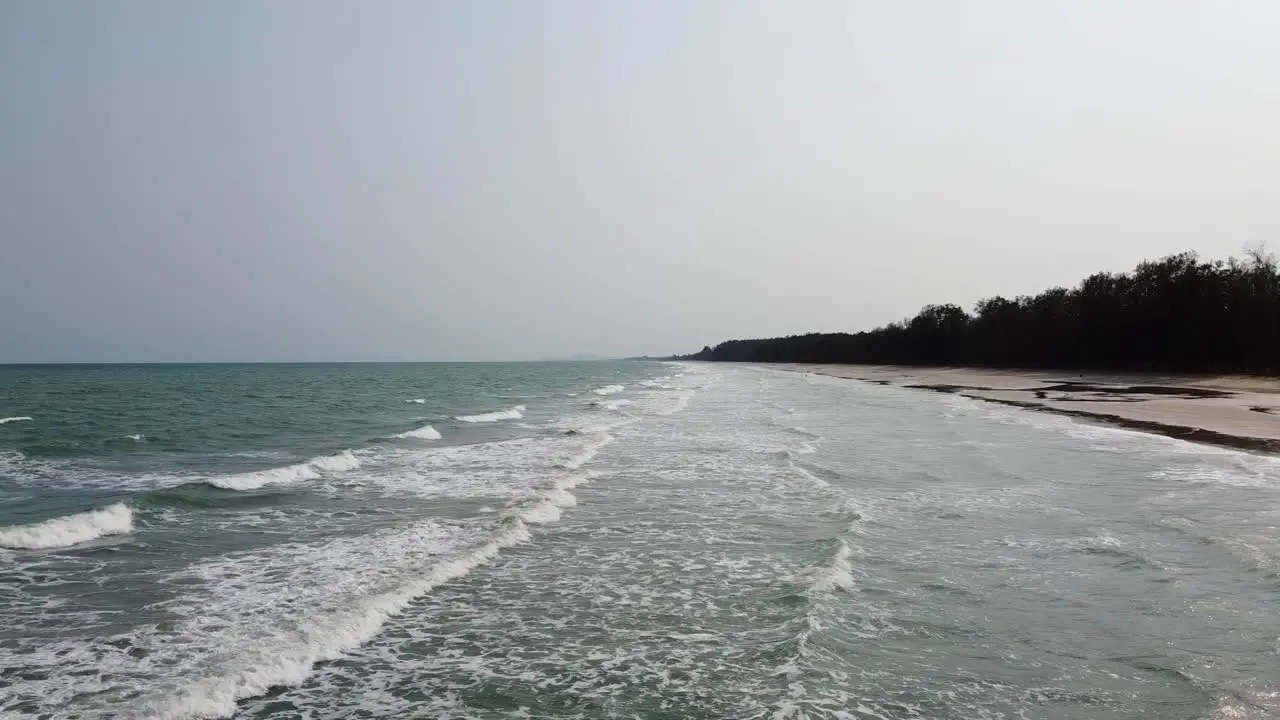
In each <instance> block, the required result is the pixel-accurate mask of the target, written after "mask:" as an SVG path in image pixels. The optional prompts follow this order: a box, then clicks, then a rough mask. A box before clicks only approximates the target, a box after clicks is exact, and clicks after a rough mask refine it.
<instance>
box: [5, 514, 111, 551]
mask: <svg viewBox="0 0 1280 720" xmlns="http://www.w3.org/2000/svg"><path fill="white" fill-rule="evenodd" d="M131 532H133V510H131V509H130V508H129V506H128V505H125V504H124V503H116V504H114V505H108V506H107V507H105V508H101V509H99V510H91V511H89V512H84V513H78V514H76V515H67V516H65V517H60V518H53V519H52V520H45V521H44V522H38V523H33V524H31V525H15V526H13V527H7V528H3V529H0V547H4V548H9V549H11V550H45V549H48V548H64V547H71V546H72V545H79V544H80V543H85V542H89V541H90V540H96V539H98V538H100V537H105V536H107V535H127V534H128V533H131Z"/></svg>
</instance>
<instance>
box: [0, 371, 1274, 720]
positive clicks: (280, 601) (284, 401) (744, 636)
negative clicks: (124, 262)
mask: <svg viewBox="0 0 1280 720" xmlns="http://www.w3.org/2000/svg"><path fill="white" fill-rule="evenodd" d="M1278 525H1280V461H1277V459H1275V458H1272V457H1266V456H1260V455H1251V454H1247V453H1242V452H1237V451H1232V450H1225V449H1220V448H1215V447H1210V446H1205V445H1196V444H1190V443H1186V442H1182V441H1177V440H1173V439H1169V438H1164V437H1159V436H1154V435H1147V434H1142V433H1137V432H1132V431H1129V430H1123V429H1118V428H1111V427H1104V426H1098V425H1090V424H1083V423H1080V422H1077V421H1074V420H1071V419H1067V418H1062V417H1056V416H1051V415H1045V414H1040V413H1033V412H1028V411H1025V410H1021V409H1017V408H1008V407H1002V406H996V405H986V404H982V403H979V402H976V401H971V400H966V399H964V398H958V397H955V396H951V395H945V394H938V393H930V392H924V391H917V390H909V389H903V388H895V387H882V386H878V385H873V384H865V383H860V382H854V381H847V380H839V379H834V378H827V377H821V376H812V375H805V374H802V373H787V372H780V371H773V370H768V369H764V368H758V367H749V366H732V365H714V364H696V363H656V362H592V363H526V364H501V363H477V364H309V365H188V366H182V365H164V366H128V365H116V366H56V367H55V366H50V367H19V366H14V367H5V368H0V717H4V718H9V717H14V718H18V717H22V718H26V717H47V718H199V717H203V718H214V717H236V718H281V719H283V718H299V717H301V718H334V719H337V718H424V719H426V718H430V719H433V720H434V719H436V718H458V719H461V718H761V719H763V718H777V719H786V718H796V719H798V718H838V719H842V720H852V719H858V720H869V719H874V720H887V719H889V718H955V719H957V720H959V719H964V720H971V719H975V718H1148V717H1159V718H1188V719H1191V718H1197V719H1200V718H1203V719H1206V720H1208V719H1211V718H1223V719H1225V718H1268V717H1276V716H1277V714H1280V662H1277V648H1278V642H1280V530H1277V526H1278Z"/></svg>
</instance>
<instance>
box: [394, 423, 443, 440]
mask: <svg viewBox="0 0 1280 720" xmlns="http://www.w3.org/2000/svg"><path fill="white" fill-rule="evenodd" d="M391 437H393V438H416V439H418V440H439V439H440V438H441V435H440V431H439V430H436V429H435V428H433V427H431V426H430V425H423V426H422V427H420V428H416V429H414V430H407V431H405V432H402V433H399V434H398V435H392V436H391Z"/></svg>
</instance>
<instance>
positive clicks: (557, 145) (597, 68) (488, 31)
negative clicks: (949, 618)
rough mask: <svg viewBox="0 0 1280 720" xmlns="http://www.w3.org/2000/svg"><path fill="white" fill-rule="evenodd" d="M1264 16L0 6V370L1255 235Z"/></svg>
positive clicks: (967, 275) (282, 356)
mask: <svg viewBox="0 0 1280 720" xmlns="http://www.w3.org/2000/svg"><path fill="white" fill-rule="evenodd" d="M1277 37H1280V3H1276V2H1274V0H1259V1H1257V2H1231V1H1229V0H1222V1H1217V2H1210V1H1209V0H1201V1H1198V2H1187V1H1185V0H1125V2H1114V1H1113V0H1061V1H1050V0H1039V1H1037V2H1026V1H1025V0H1003V1H1001V0H972V1H970V0H964V1H962V0H952V1H949V2H943V1H936V2H930V1H926V0H881V1H879V2H860V1H858V0H843V1H840V2H817V1H809V0H788V1H786V2H783V1H782V0H768V1H761V0H722V1H718V0H698V1H697V2H688V1H687V0H654V1H650V0H645V1H643V2H642V1H631V0H610V1H609V2H596V1H593V0H592V1H589V0H572V1H570V0H563V1H561V0H540V1H538V2H526V1H525V0H510V1H508V2H502V1H500V0H485V1H482V2H472V1H470V0H459V1H457V2H444V1H432V0H406V1H404V2H396V1H393V0H378V1H374V2H355V1H353V0H343V1H341V2H335V1H331V0H273V1H272V2H257V1H256V0H254V1H250V0H226V1H223V2H204V3H174V2H169V1H168V0H149V1H145V2H144V1H139V0H113V1H112V2H99V1H98V0H61V1H59V2H42V1H40V0H15V1H14V2H5V3H0V362H115V361H156V362H168V361H250V360H263V361H289V360H317V361H323V360H514V359H537V358H548V357H559V356H564V355H571V354H577V353H593V354H599V355H610V356H613V355H635V354H655V355H656V354H668V353H673V352H692V351H696V350H698V349H700V348H701V347H702V346H703V345H706V344H715V343H716V342H718V341H721V340H725V339H729V338H736V337H760V336H772V335H779V334H791V333H799V332H807V331H841V330H848V331H856V330H861V329H868V328H871V327H874V326H877V325H881V324H884V323H886V322H890V321H894V320H898V319H901V318H903V317H907V316H910V315H912V314H914V313H915V312H916V310H918V309H919V307H920V306H922V305H924V304H926V303H930V302H955V303H958V304H961V305H964V306H971V305H972V303H974V302H975V301H977V300H979V299H981V298H983V297H989V296H992V295H996V294H1003V295H1006V296H1014V295H1017V294H1020V293H1034V292H1038V291H1040V290H1042V289H1044V288H1046V287H1050V286H1054V285H1073V284H1075V282H1077V281H1078V280H1080V279H1081V278H1083V277H1085V276H1087V275H1089V274H1091V273H1093V272H1095V271H1099V270H1111V271H1120V270H1126V269H1130V268H1132V267H1133V266H1134V265H1135V264H1136V263H1137V262H1139V261H1141V260H1143V259H1147V258H1155V257H1160V256H1163V255H1167V254H1170V253H1174V252H1180V251H1184V250H1194V251H1197V252H1199V253H1200V254H1201V255H1203V256H1206V257H1212V258H1225V257H1227V256H1230V255H1240V254H1241V251H1242V248H1243V247H1244V246H1246V245H1249V244H1253V243H1257V242H1266V241H1270V242H1271V243H1272V247H1273V248H1276V247H1278V246H1280V232H1278V231H1280V203H1278V202H1277V198H1280V78H1278V76H1277V69H1280V43H1277V42H1275V38H1277Z"/></svg>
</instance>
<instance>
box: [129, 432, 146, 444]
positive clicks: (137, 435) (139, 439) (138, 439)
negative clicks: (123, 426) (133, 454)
mask: <svg viewBox="0 0 1280 720" xmlns="http://www.w3.org/2000/svg"><path fill="white" fill-rule="evenodd" d="M125 437H126V438H128V439H130V440H132V441H134V442H142V441H143V440H146V439H147V436H146V435H143V434H141V433H134V434H132V435H125Z"/></svg>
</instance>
